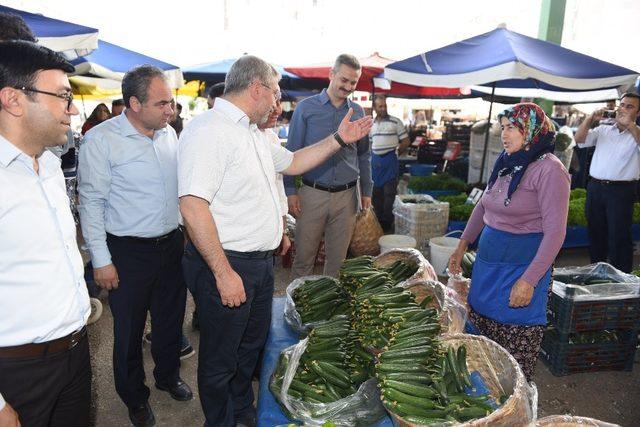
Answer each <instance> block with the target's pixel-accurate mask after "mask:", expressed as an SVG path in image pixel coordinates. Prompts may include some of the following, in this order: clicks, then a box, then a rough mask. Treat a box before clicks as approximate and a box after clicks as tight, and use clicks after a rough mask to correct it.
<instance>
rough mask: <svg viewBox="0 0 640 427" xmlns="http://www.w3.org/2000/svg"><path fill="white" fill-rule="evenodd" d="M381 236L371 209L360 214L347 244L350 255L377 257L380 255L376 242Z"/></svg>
mask: <svg viewBox="0 0 640 427" xmlns="http://www.w3.org/2000/svg"><path fill="white" fill-rule="evenodd" d="M383 234H384V232H383V231H382V227H381V226H380V223H379V222H378V218H376V214H375V212H374V211H373V208H372V207H369V209H366V210H364V211H362V212H360V213H359V214H358V216H357V217H356V227H355V230H354V231H353V237H352V238H351V243H350V244H349V251H350V252H351V255H353V256H360V255H378V254H379V253H380V246H379V245H378V240H379V239H380V237H382V235H383Z"/></svg>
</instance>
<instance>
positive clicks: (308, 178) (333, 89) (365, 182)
mask: <svg viewBox="0 0 640 427" xmlns="http://www.w3.org/2000/svg"><path fill="white" fill-rule="evenodd" d="M361 71H362V70H361V67H360V63H359V62H358V60H357V59H356V58H355V57H354V56H352V55H346V54H343V55H340V56H338V58H336V62H335V64H334V66H333V68H332V70H331V74H330V82H329V87H328V88H327V89H326V90H323V91H322V92H321V93H320V94H318V95H315V96H312V97H310V98H307V99H305V100H303V101H302V102H300V103H299V104H298V106H297V107H296V109H295V110H294V112H293V118H292V119H291V124H290V125H289V138H288V140H287V149H288V150H290V151H297V150H300V149H301V148H303V147H306V146H309V145H312V144H314V143H315V142H317V141H320V140H321V139H323V138H326V137H327V136H329V135H331V134H332V133H334V132H335V131H336V130H337V129H338V125H339V124H340V121H341V120H342V119H343V118H344V116H345V115H346V114H347V112H348V111H349V109H350V108H352V109H353V119H360V118H362V117H364V110H363V109H362V107H361V106H359V105H358V104H356V103H355V102H352V101H351V100H350V99H349V96H350V95H351V93H353V91H354V90H355V88H356V84H357V83H358V79H359V78H360V74H361ZM358 179H359V180H360V189H359V190H360V191H361V195H362V202H361V204H360V206H358V200H359V198H358V197H357V189H356V185H357V183H358ZM302 183H303V186H302V188H300V189H296V186H295V177H292V176H285V177H284V185H285V191H286V194H287V198H288V201H289V212H290V213H291V214H293V215H294V216H295V217H296V218H297V224H296V240H295V248H296V256H295V259H294V262H293V269H292V272H293V274H294V277H300V276H307V275H309V274H311V273H312V270H313V265H314V261H315V258H316V253H317V252H318V247H319V245H320V241H321V239H322V237H323V235H324V243H325V253H326V261H325V266H324V274H325V275H329V276H336V275H337V274H338V270H339V269H340V265H341V264H342V261H343V260H344V258H345V257H346V255H347V249H348V248H349V243H350V241H351V236H352V235H353V231H354V228H355V223H356V213H357V211H358V209H359V208H363V209H368V208H369V206H371V193H372V188H373V182H372V180H371V150H370V147H369V139H368V138H366V137H365V138H362V139H361V140H359V141H358V142H357V143H356V144H354V146H348V147H343V148H341V149H340V151H338V152H337V153H336V154H334V155H333V156H332V157H331V158H329V160H327V161H326V162H324V163H323V164H321V165H320V166H318V167H316V168H314V169H312V170H310V171H309V172H307V173H305V174H304V175H302Z"/></svg>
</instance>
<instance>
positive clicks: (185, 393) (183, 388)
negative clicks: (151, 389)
mask: <svg viewBox="0 0 640 427" xmlns="http://www.w3.org/2000/svg"><path fill="white" fill-rule="evenodd" d="M156 388H157V389H158V390H162V391H168V392H169V394H170V395H171V397H172V398H174V399H175V400H179V401H181V402H186V401H187V400H191V399H193V393H192V392H191V388H189V386H188V385H187V383H185V382H184V381H182V380H181V379H180V378H178V380H177V381H176V382H174V383H173V384H168V385H160V384H158V383H156Z"/></svg>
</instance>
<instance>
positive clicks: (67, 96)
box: [16, 86, 73, 111]
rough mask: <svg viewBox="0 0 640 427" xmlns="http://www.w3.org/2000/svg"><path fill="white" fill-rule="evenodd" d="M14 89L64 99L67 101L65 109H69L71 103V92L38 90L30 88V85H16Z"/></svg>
mask: <svg viewBox="0 0 640 427" xmlns="http://www.w3.org/2000/svg"><path fill="white" fill-rule="evenodd" d="M16 89H18V90H22V91H24V92H35V93H41V94H43V95H49V96H55V97H56V98H60V99H64V100H65V101H67V111H69V110H70V109H71V104H72V103H73V94H72V93H71V92H67V93H54V92H47V91H44V90H38V89H34V88H31V87H25V86H22V87H17V88H16Z"/></svg>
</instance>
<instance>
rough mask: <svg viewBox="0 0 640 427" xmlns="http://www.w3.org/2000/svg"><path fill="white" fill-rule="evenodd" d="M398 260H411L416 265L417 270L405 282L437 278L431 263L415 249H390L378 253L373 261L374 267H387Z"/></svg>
mask: <svg viewBox="0 0 640 427" xmlns="http://www.w3.org/2000/svg"><path fill="white" fill-rule="evenodd" d="M398 260H403V261H406V262H411V263H413V264H415V265H417V266H418V271H416V272H415V274H414V275H413V276H411V277H409V278H408V279H407V280H406V281H405V283H407V284H409V283H414V282H417V281H420V280H436V281H437V280H438V275H437V274H436V272H435V270H434V269H433V267H432V266H431V263H430V262H429V261H427V259H426V258H425V257H424V256H423V255H422V254H421V253H420V251H418V250H416V249H411V248H407V249H392V250H390V251H388V252H385V253H383V254H382V255H378V256H377V257H376V259H375V261H374V263H373V265H374V266H375V267H376V268H384V267H389V266H390V265H391V264H393V263H394V262H396V261H398Z"/></svg>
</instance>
